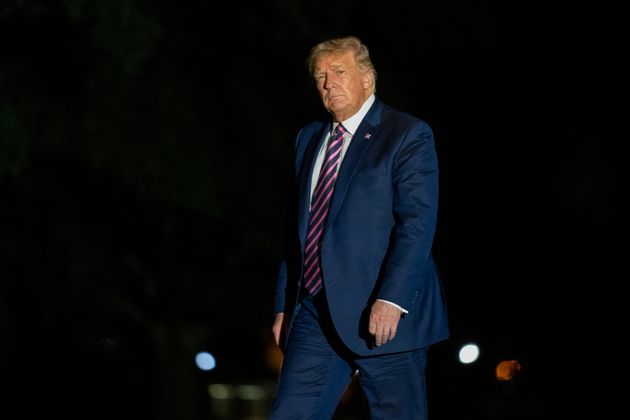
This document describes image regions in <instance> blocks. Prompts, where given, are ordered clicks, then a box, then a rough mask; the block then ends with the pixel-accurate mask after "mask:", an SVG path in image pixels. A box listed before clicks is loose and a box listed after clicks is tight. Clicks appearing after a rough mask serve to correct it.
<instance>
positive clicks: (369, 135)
mask: <svg viewBox="0 0 630 420" xmlns="http://www.w3.org/2000/svg"><path fill="white" fill-rule="evenodd" d="M370 137H372V134H370V133H367V134H366V135H365V137H363V138H364V139H365V140H369V139H370Z"/></svg>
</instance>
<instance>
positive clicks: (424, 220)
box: [275, 99, 449, 356]
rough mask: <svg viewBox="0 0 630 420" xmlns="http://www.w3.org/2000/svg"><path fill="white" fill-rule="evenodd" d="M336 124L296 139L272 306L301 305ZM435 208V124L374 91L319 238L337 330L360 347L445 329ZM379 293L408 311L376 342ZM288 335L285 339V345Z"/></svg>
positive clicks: (399, 342) (399, 347) (436, 334)
mask: <svg viewBox="0 0 630 420" xmlns="http://www.w3.org/2000/svg"><path fill="white" fill-rule="evenodd" d="M330 129H331V123H330V122H328V123H324V122H313V123H311V124H309V125H308V126H306V127H304V128H302V129H301V130H300V132H299V133H298V136H297V139H296V144H295V185H294V187H295V188H294V194H295V195H294V197H293V198H294V199H293V200H292V203H294V205H295V207H294V208H293V210H291V212H290V213H291V214H289V216H290V217H289V219H290V226H289V227H288V231H287V233H288V234H289V236H288V239H289V240H288V242H287V247H286V249H285V252H284V256H283V258H282V261H281V264H280V269H279V273H278V279H277V287H276V296H275V312H285V317H289V318H288V319H289V322H288V332H287V334H286V336H285V337H283V340H286V337H287V336H289V335H290V334H291V321H290V320H291V319H292V318H293V315H294V314H295V313H296V309H297V307H298V305H299V302H298V299H297V297H298V290H299V287H300V282H301V270H302V261H303V250H304V241H305V237H306V231H307V225H308V216H309V197H310V190H311V179H312V172H313V167H314V163H315V158H316V155H317V152H318V150H319V148H320V146H321V145H322V142H323V141H324V140H325V138H326V134H327V133H328V132H330ZM437 210H438V161H437V156H436V151H435V145H434V139H433V132H432V130H431V128H430V127H429V126H428V125H427V124H426V123H425V122H424V121H422V120H420V119H418V118H415V117H413V116H411V115H409V114H406V113H403V112H400V111H397V110H394V109H392V108H391V107H388V106H387V105H384V104H383V103H382V102H380V101H379V100H378V99H377V100H376V101H375V102H374V104H373V105H372V107H371V108H370V110H369V111H368V113H367V115H366V116H365V118H364V119H363V121H362V122H361V124H360V126H359V128H358V129H357V132H356V133H354V135H353V138H352V142H351V143H350V146H349V147H348V150H347V152H346V155H345V157H344V159H343V161H342V163H341V166H340V168H339V174H338V177H337V181H336V187H335V192H334V195H333V198H332V202H331V207H330V212H329V216H328V223H327V227H326V230H325V232H324V234H323V238H322V243H321V261H322V270H323V277H324V289H325V291H324V292H325V296H326V298H327V300H328V307H329V308H330V314H331V318H332V321H333V324H334V327H335V329H336V332H337V334H338V335H339V337H340V338H341V340H342V341H343V343H345V345H346V346H347V347H348V348H349V349H350V350H351V351H353V352H354V353H355V354H357V355H360V356H367V355H376V354H384V353H390V352H400V351H406V350H412V349H417V348H420V347H426V346H428V345H430V344H433V343H436V342H438V341H441V340H444V339H446V338H447V337H448V335H449V330H448V321H447V311H446V304H445V300H444V296H443V290H442V285H441V280H440V277H439V274H438V271H437V269H436V266H435V263H434V260H433V257H432V252H431V249H432V244H433V238H434V234H435V229H436V222H437ZM375 299H384V300H388V301H390V302H394V303H396V304H398V305H400V306H401V307H403V308H405V309H407V310H408V311H409V313H408V314H405V315H404V316H403V317H402V318H401V320H400V323H399V325H398V331H397V334H396V337H395V338H394V339H393V340H391V341H389V342H388V343H386V344H384V345H382V346H379V347H376V346H374V345H373V340H372V337H371V336H370V335H369V333H368V318H369V313H370V308H371V305H372V303H373V302H374V301H375ZM282 345H283V344H281V346H282Z"/></svg>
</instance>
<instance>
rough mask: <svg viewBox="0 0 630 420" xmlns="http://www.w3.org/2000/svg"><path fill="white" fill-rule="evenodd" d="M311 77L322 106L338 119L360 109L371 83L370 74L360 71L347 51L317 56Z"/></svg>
mask: <svg viewBox="0 0 630 420" xmlns="http://www.w3.org/2000/svg"><path fill="white" fill-rule="evenodd" d="M313 76H314V77H315V83H316V85H317V91H318V92H319V95H320V97H321V98H322V102H323V104H324V107H325V108H326V110H328V112H330V113H331V114H332V115H333V118H334V120H335V121H337V122H341V121H344V120H346V119H348V118H350V117H351V116H353V115H354V114H356V113H357V112H358V111H359V109H360V108H361V105H363V102H365V100H366V99H367V97H368V96H369V93H370V88H371V85H372V74H371V73H370V72H367V73H365V74H361V72H360V71H359V68H358V67H357V64H356V62H355V60H354V55H353V53H352V52H350V51H349V52H345V53H339V54H329V55H324V56H322V57H320V58H319V59H318V60H317V62H316V63H315V71H314V73H313Z"/></svg>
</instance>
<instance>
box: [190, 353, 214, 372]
mask: <svg viewBox="0 0 630 420" xmlns="http://www.w3.org/2000/svg"><path fill="white" fill-rule="evenodd" d="M195 363H196V364H197V367H198V368H199V369H201V370H212V369H214V368H215V367H216V366H217V361H216V360H215V359H214V356H213V355H211V354H210V353H208V352H206V351H202V352H200V353H197V356H195Z"/></svg>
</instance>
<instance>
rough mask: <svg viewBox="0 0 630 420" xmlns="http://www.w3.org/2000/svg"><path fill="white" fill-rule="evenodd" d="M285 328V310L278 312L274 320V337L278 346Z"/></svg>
mask: <svg viewBox="0 0 630 420" xmlns="http://www.w3.org/2000/svg"><path fill="white" fill-rule="evenodd" d="M283 328H284V312H278V313H277V314H276V319H274V321H273V327H272V331H273V338H274V340H275V341H276V346H279V345H280V336H281V335H282V329H283Z"/></svg>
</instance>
